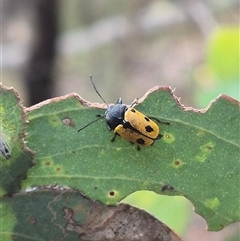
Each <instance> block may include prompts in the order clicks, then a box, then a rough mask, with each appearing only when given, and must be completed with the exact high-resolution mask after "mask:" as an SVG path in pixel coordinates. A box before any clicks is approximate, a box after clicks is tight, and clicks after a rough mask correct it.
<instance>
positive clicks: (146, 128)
mask: <svg viewBox="0 0 240 241" xmlns="http://www.w3.org/2000/svg"><path fill="white" fill-rule="evenodd" d="M145 130H146V132H152V131H153V128H152V127H151V126H146V127H145Z"/></svg>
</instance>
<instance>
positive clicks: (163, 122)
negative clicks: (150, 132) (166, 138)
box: [148, 116, 171, 125]
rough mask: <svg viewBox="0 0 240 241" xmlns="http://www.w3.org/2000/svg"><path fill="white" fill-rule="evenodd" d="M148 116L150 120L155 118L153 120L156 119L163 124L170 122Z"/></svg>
mask: <svg viewBox="0 0 240 241" xmlns="http://www.w3.org/2000/svg"><path fill="white" fill-rule="evenodd" d="M148 118H149V119H151V120H155V121H157V122H158V123H161V124H165V125H170V124H171V123H170V122H167V121H161V120H159V119H157V118H155V117H151V116H148Z"/></svg>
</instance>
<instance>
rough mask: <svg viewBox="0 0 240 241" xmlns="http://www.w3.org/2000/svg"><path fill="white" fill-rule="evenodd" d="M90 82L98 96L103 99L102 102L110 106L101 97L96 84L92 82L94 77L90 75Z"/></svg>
mask: <svg viewBox="0 0 240 241" xmlns="http://www.w3.org/2000/svg"><path fill="white" fill-rule="evenodd" d="M90 81H91V83H92V86H93V88H94V90H95V91H96V93H97V94H98V96H99V97H100V98H101V100H102V101H103V102H104V103H105V104H106V105H107V106H108V104H107V103H106V101H105V100H104V99H103V97H102V96H101V95H100V93H99V92H98V90H97V88H96V86H95V84H94V83H93V80H92V75H90Z"/></svg>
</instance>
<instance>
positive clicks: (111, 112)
mask: <svg viewBox="0 0 240 241" xmlns="http://www.w3.org/2000/svg"><path fill="white" fill-rule="evenodd" d="M126 109H127V106H126V105H124V104H122V99H121V98H119V99H118V101H117V103H116V104H115V105H112V106H109V107H108V108H107V110H106V112H105V114H104V119H105V120H106V122H107V126H108V129H109V130H114V129H115V128H116V127H117V126H118V125H120V124H122V123H123V121H124V115H125V112H126Z"/></svg>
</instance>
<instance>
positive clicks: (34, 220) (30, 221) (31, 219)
mask: <svg viewBox="0 0 240 241" xmlns="http://www.w3.org/2000/svg"><path fill="white" fill-rule="evenodd" d="M28 222H29V223H30V224H32V225H33V224H35V223H36V222H37V221H36V219H35V218H34V217H31V218H29V220H28Z"/></svg>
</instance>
